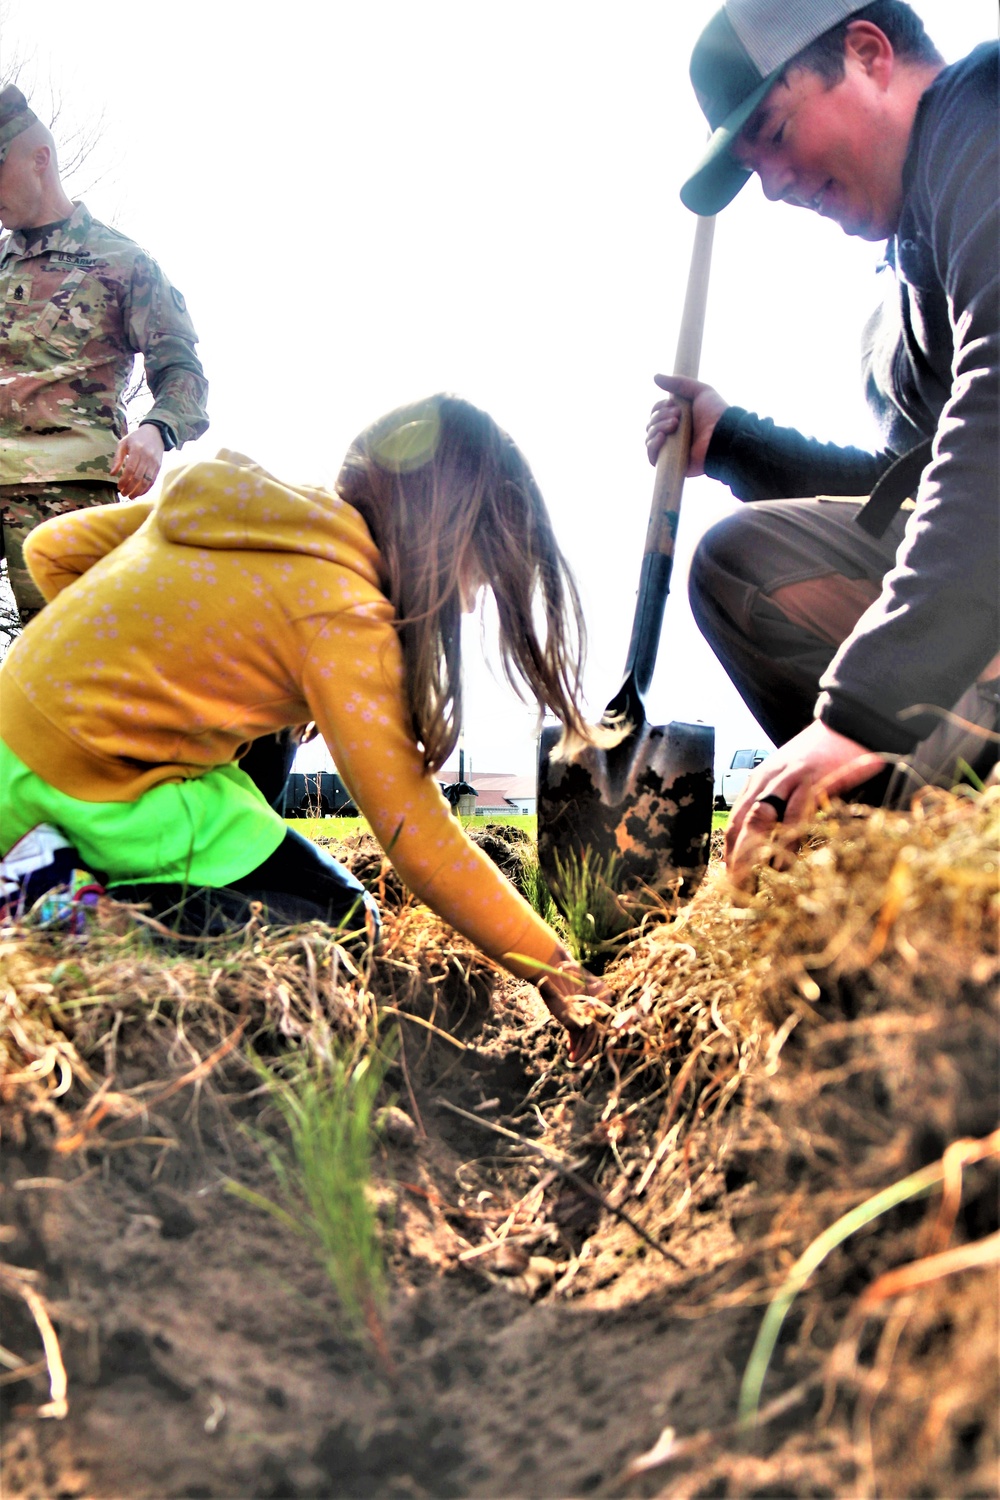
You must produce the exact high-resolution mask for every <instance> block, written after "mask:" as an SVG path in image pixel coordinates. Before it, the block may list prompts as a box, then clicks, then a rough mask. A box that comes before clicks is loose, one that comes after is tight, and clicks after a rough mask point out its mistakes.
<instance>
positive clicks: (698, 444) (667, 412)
mask: <svg viewBox="0 0 1000 1500" xmlns="http://www.w3.org/2000/svg"><path fill="white" fill-rule="evenodd" d="M653 379H654V380H655V381H656V384H657V385H658V386H659V387H660V389H661V390H664V391H669V392H670V395H669V396H666V397H664V399H663V400H662V401H657V403H656V405H655V406H654V407H653V410H652V411H651V412H650V416H649V421H648V422H647V424H646V452H647V454H648V455H649V461H650V463H651V464H655V463H656V460H657V457H658V455H659V452H660V449H661V448H662V447H663V444H664V442H665V441H666V439H667V438H668V437H669V436H670V434H671V433H672V432H676V431H677V426H678V423H679V422H680V419H681V409H680V404H679V401H678V399H677V398H678V397H679V398H680V400H681V401H690V403H691V423H692V427H691V457H690V460H689V462H688V468H687V477H688V478H689V479H695V478H697V476H698V475H699V474H704V472H705V455H706V453H707V452H708V445H709V443H710V442H711V441H712V433H713V432H714V431H715V424H716V423H717V422H718V420H719V418H720V417H721V416H722V413H723V412H724V411H725V410H726V407H727V406H728V405H729V402H728V401H727V400H726V398H725V397H724V396H720V395H719V393H718V391H717V390H715V389H714V387H712V386H710V385H706V384H705V382H704V381H703V380H691V379H690V378H689V377H688V376H687V375H654V376H653Z"/></svg>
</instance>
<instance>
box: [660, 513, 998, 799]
mask: <svg viewBox="0 0 1000 1500" xmlns="http://www.w3.org/2000/svg"><path fill="white" fill-rule="evenodd" d="M862 503H863V502H861V501H841V500H818V499H817V500H764V501H757V502H755V503H753V504H749V505H743V506H741V507H740V509H739V510H738V511H735V512H734V513H733V514H732V515H731V516H727V517H726V518H725V519H724V520H722V521H719V522H718V523H717V524H716V525H715V526H712V527H710V528H709V530H708V531H707V532H706V533H705V535H704V536H703V537H702V539H701V541H700V542H699V543H698V546H697V549H696V550H695V554H694V558H693V560H692V563H691V573H690V581H689V586H688V592H689V595H690V599H691V608H692V610H693V612H694V617H695V619H696V620H697V621H698V624H699V626H700V627H701V630H702V633H703V634H704V636H705V638H706V639H707V640H708V642H709V644H710V645H711V647H712V649H713V651H714V652H715V654H716V656H717V657H718V658H719V660H720V661H721V662H722V665H723V666H724V667H725V669H726V671H727V672H728V673H729V676H730V678H731V679H732V681H733V683H734V685H735V686H736V688H737V689H738V691H739V693H740V696H741V697H742V698H743V701H744V703H746V705H747V707H748V708H749V709H750V712H751V713H752V714H753V715H754V717H755V718H756V720H757V721H758V723H759V724H760V725H761V727H762V729H763V730H764V731H765V733H766V734H767V735H768V736H769V737H770V738H771V739H772V740H773V741H774V743H775V744H776V745H783V744H785V743H786V741H788V740H790V739H791V738H792V737H793V735H796V734H798V733H799V731H800V730H802V729H805V727H806V726H807V725H808V724H810V723H811V722H812V718H813V709H814V707H815V704H816V698H817V695H818V692H819V679H820V678H821V677H822V675H823V673H824V672H825V671H826V668H827V667H828V666H829V664H830V662H831V660H832V659H833V656H834V654H835V652H836V651H837V648H838V647H839V646H840V644H841V642H842V641H844V640H845V639H846V638H847V636H849V635H850V633H851V631H852V630H853V629H854V626H855V625H856V624H857V622H858V620H859V619H860V618H861V616H862V614H863V613H864V611H865V610H866V609H867V608H868V606H869V604H871V603H873V601H874V600H875V599H877V598H878V596H879V594H880V592H881V589H882V579H883V577H884V575H885V574H886V573H887V572H888V571H889V569H890V568H891V567H892V566H893V564H894V563H895V560H896V549H897V547H898V546H899V543H900V541H901V540H902V536H903V528H904V526H905V522H906V512H905V511H904V512H901V513H900V514H899V515H898V516H897V517H896V519H895V520H894V521H893V523H892V525H891V526H890V527H889V529H888V530H887V531H886V533H885V535H884V536H883V537H881V538H879V539H877V540H876V539H875V538H873V537H870V536H869V535H868V534H867V532H865V531H862V529H861V527H860V526H857V525H855V522H854V517H855V516H856V515H857V513H858V510H859V509H860V507H861V504H862ZM963 686H964V684H961V683H959V684H956V699H957V698H958V694H959V692H960V691H961V689H962V687H963ZM996 696H997V695H996V685H995V684H985V683H984V684H978V685H976V684H974V685H973V686H972V687H971V688H969V690H968V692H967V693H966V694H965V695H964V696H963V697H962V698H961V699H960V700H959V701H958V702H957V703H956V705H955V709H956V711H957V712H958V713H960V714H961V715H962V716H963V717H964V718H967V719H969V720H973V721H975V722H976V723H979V724H981V725H982V726H983V727H984V728H987V729H995V728H996V723H995V720H996ZM943 706H944V707H946V708H951V707H952V705H950V704H946V705H943ZM936 740H940V741H941V742H942V743H940V744H934V743H932V741H936ZM926 747H929V750H930V754H929V756H928V755H925V754H924V753H923V752H924V750H925V748H926ZM958 758H962V759H964V760H966V761H967V762H968V763H969V764H970V765H972V766H973V767H974V769H975V770H976V772H977V774H978V775H981V776H983V775H985V774H986V773H987V772H988V771H989V769H990V767H991V766H992V765H993V764H994V763H995V762H996V759H997V749H996V745H994V744H991V743H990V741H989V739H988V738H985V739H984V737H983V736H978V737H977V736H975V735H972V736H968V735H967V736H966V738H965V740H964V741H963V742H961V743H959V742H958V741H957V740H956V738H955V736H954V735H951V736H949V735H948V733H947V732H946V727H945V730H943V732H942V734H941V735H940V736H938V735H935V736H933V737H932V739H931V740H927V741H924V742H923V743H922V745H921V746H918V747H917V751H916V752H914V755H913V756H912V757H910V756H908V757H907V760H908V761H912V762H913V763H914V765H915V766H916V767H917V768H918V772H919V774H918V778H917V779H918V782H920V781H927V780H935V779H939V778H940V779H941V781H942V782H943V784H946V785H947V784H949V780H950V779H953V773H954V770H955V765H956V762H957V760H958ZM888 780H889V776H888V773H886V775H885V776H879V777H876V778H875V781H874V782H872V783H866V786H865V787H864V788H859V791H858V792H852V796H858V795H859V793H861V792H863V793H864V794H865V796H864V800H867V801H881V800H882V794H883V793H884V792H885V789H886V786H887V783H888ZM910 789H911V790H912V787H911V788H910ZM902 796H903V793H902V791H901V792H900V793H899V800H902ZM893 800H897V795H896V793H895V792H894V794H893Z"/></svg>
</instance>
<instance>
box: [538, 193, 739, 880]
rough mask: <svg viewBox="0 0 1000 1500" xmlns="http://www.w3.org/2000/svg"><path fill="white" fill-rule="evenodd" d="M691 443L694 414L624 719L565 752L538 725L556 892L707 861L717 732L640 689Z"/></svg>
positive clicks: (689, 361)
mask: <svg viewBox="0 0 1000 1500" xmlns="http://www.w3.org/2000/svg"><path fill="white" fill-rule="evenodd" d="M714 228H715V221H714V219H710V218H704V219H699V220H698V224H697V228H696V230H695V240H694V250H693V252H692V256H691V269H690V272H689V275H688V282H687V292H686V295H685V300H684V312H683V316H682V318H681V329H680V335H679V338H678V342H677V357H676V360H675V362H674V373H675V374H677V375H690V376H696V375H697V374H698V364H699V360H700V356H701V339H702V331H703V328H704V323H705V301H706V297H707V292H708V274H709V266H710V263H711V254H712V236H713V232H714ZM690 448H691V412H690V408H689V406H688V405H687V403H683V404H682V417H681V422H680V424H679V426H678V430H677V431H676V432H674V433H672V434H671V435H670V437H669V438H668V439H667V440H666V442H665V443H664V444H663V447H662V449H661V450H660V454H659V458H658V461H657V465H656V480H655V483H654V486H653V502H652V507H651V509H650V516H649V526H648V529H647V532H646V546H645V551H644V554H643V559H642V570H641V573H640V576H639V591H638V596H637V598H636V606H635V617H634V619H633V622H632V638H631V641H630V643H629V648H628V657H627V659H626V662H625V680H624V681H623V683H622V685H621V687H620V688H619V689H618V692H617V693H616V694H615V696H614V697H613V698H612V700H611V702H610V703H609V704H608V706H607V708H606V709H605V711H604V715H603V721H604V722H605V723H613V722H619V723H620V722H626V723H627V724H628V725H629V726H630V727H629V729H628V732H627V734H626V735H625V737H624V738H623V739H622V740H621V741H620V743H619V744H617V745H615V746H614V747H613V748H611V749H609V750H602V749H597V748H596V747H595V746H588V747H586V749H584V750H583V751H582V752H581V753H579V754H577V755H575V756H574V757H573V758H571V759H569V760H558V759H556V758H555V757H554V755H553V751H554V750H555V747H556V745H557V744H558V741H559V738H560V735H561V733H562V731H561V729H560V728H559V727H558V726H554V727H552V728H547V729H543V731H542V735H541V739H540V742H539V749H538V858H539V863H540V865H541V867H542V871H543V873H544V875H545V877H546V880H547V881H548V882H549V885H550V886H551V887H552V890H553V894H554V895H555V896H556V898H557V899H559V897H560V894H561V892H560V887H561V885H562V883H563V877H564V875H565V872H566V870H567V869H568V868H570V867H571V866H572V863H573V861H574V860H576V861H580V860H582V859H584V858H585V857H587V858H588V859H590V860H591V861H593V860H594V857H595V856H596V858H597V860H599V861H600V862H601V867H602V868H603V869H604V870H608V869H609V868H611V867H612V866H611V861H612V860H613V861H614V865H613V869H614V874H613V875H612V884H613V888H614V890H615V891H616V892H617V893H618V894H635V893H641V892H655V893H656V894H657V895H658V896H659V897H661V898H663V899H665V900H666V901H667V902H668V904H673V903H674V902H679V901H683V900H686V899H687V898H688V897H689V896H691V895H692V894H693V893H694V891H695V889H696V888H697V886H698V884H699V882H700V880H701V878H702V876H703V875H704V873H705V867H706V865H707V863H708V855H709V844H710V839H711V831H712V803H713V795H712V794H713V774H714V755H715V730H714V729H712V728H711V727H710V726H709V725H707V724H683V723H672V724H650V723H649V722H648V720H647V718H646V709H645V703H644V697H645V694H646V691H647V689H648V687H649V683H650V680H651V678H652V675H653V667H654V664H655V662H656V652H657V647H658V645H659V640H660V628H661V625H662V623H663V611H664V606H665V605H666V602H667V594H668V592H669V589H670V573H671V568H672V564H673V555H674V542H675V539H676V536H677V520H678V515H679V512H680V503H681V491H682V489H683V486H684V475H685V471H686V469H687V465H688V455H689V452H690Z"/></svg>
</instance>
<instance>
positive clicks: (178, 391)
mask: <svg viewBox="0 0 1000 1500" xmlns="http://www.w3.org/2000/svg"><path fill="white" fill-rule="evenodd" d="M124 317H125V324H126V328H127V331H128V339H129V343H130V344H131V346H132V348H133V349H135V350H136V351H137V352H138V353H139V354H141V355H142V357H143V363H144V364H145V367H146V380H147V382H148V384H149V389H150V390H151V391H152V393H153V403H154V404H153V406H152V408H151V409H150V410H149V411H148V412H147V413H146V414H145V416H144V417H143V421H144V422H164V423H165V424H166V425H167V426H168V427H169V428H170V430H171V432H172V433H173V435H174V438H175V440H176V442H177V446H178V447H180V446H181V445H182V444H183V443H187V442H190V441H191V440H192V439H193V438H197V437H200V436H201V434H202V433H203V432H206V431H207V430H208V412H207V410H206V402H207V400H208V381H207V380H206V379H205V372H204V370H203V369H202V365H201V360H200V359H199V358H198V356H197V354H196V353H195V345H196V343H197V341H198V335H197V334H196V333H195V330H194V324H193V323H192V322H191V318H190V316H189V315H188V310H187V305H186V303H185V301H184V298H183V297H182V296H181V294H180V292H179V291H178V290H177V288H176V287H173V286H171V285H170V282H169V281H168V280H167V278H166V277H165V276H164V274H163V272H162V271H161V270H160V267H159V266H158V265H157V263H156V261H155V260H152V259H151V258H150V256H148V255H145V254H139V255H137V256H136V258H135V261H134V263H133V266H132V276H131V280H130V282H129V286H128V292H127V306H126V307H125V309H124Z"/></svg>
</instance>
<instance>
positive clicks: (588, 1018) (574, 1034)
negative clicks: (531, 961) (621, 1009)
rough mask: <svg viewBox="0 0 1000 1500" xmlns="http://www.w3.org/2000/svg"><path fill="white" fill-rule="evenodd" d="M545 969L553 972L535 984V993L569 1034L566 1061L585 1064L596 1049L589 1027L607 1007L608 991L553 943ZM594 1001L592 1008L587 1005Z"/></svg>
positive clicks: (595, 1036)
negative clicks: (537, 991) (597, 1013)
mask: <svg viewBox="0 0 1000 1500" xmlns="http://www.w3.org/2000/svg"><path fill="white" fill-rule="evenodd" d="M548 962H549V968H550V969H554V970H557V971H558V972H556V973H553V974H545V975H543V976H542V978H541V979H539V980H538V981H537V983H538V990H539V993H540V994H541V997H542V999H543V1000H544V1001H545V1004H546V1005H547V1006H548V1008H549V1010H550V1011H551V1012H552V1015H553V1016H554V1017H555V1019H556V1020H557V1021H559V1022H560V1024H561V1025H563V1026H565V1028H566V1030H567V1032H568V1033H569V1060H570V1062H572V1063H582V1062H586V1060H587V1058H588V1057H589V1056H590V1055H591V1053H592V1052H593V1051H594V1049H595V1047H596V1046H597V1040H598V1032H597V1027H596V1026H595V1025H594V1024H593V1021H594V1012H595V1010H599V1009H603V1007H605V1006H610V1004H611V991H610V990H609V989H608V987H607V985H606V984H605V983H604V980H603V979H598V978H596V977H595V975H593V974H589V973H588V972H587V970H586V969H585V968H584V967H583V965H582V964H578V963H577V962H576V961H575V960H574V959H572V958H571V957H570V956H569V954H568V953H567V952H566V949H565V948H564V947H563V946H562V944H561V943H560V944H557V945H556V947H555V948H554V949H553V951H552V953H551V955H550V956H549V961H548ZM592 1001H596V1005H591V1003H590V1002H592Z"/></svg>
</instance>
